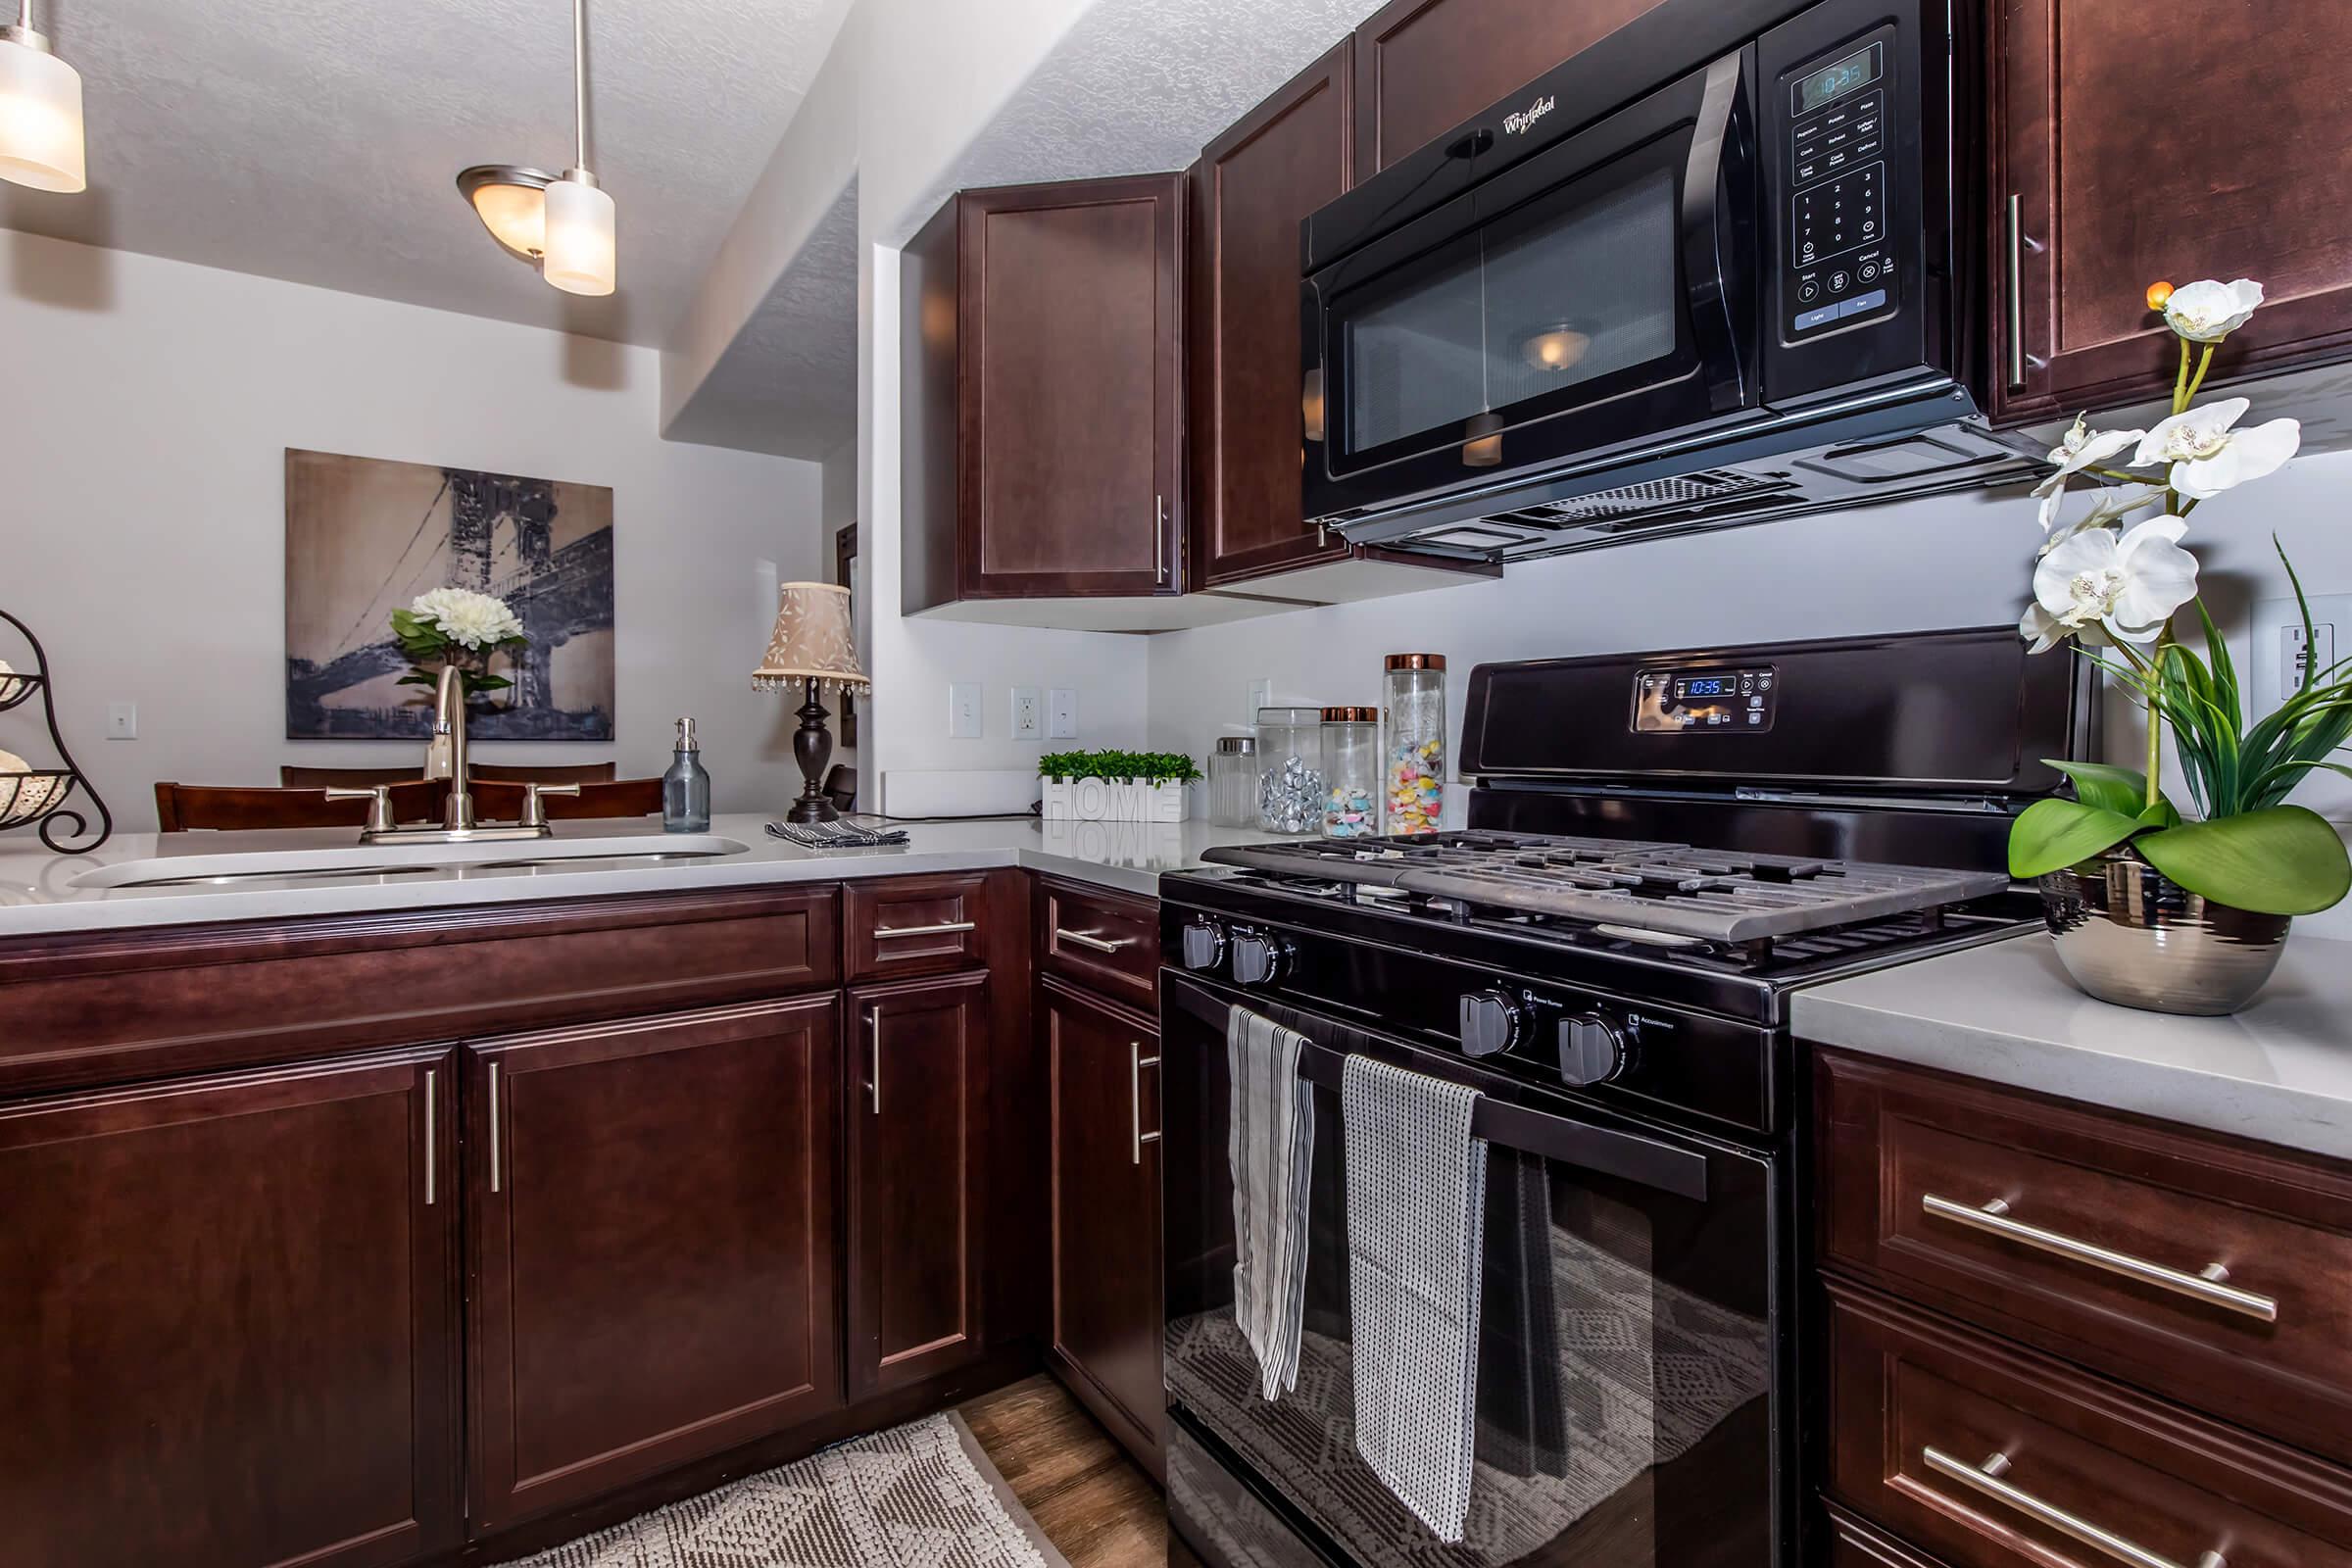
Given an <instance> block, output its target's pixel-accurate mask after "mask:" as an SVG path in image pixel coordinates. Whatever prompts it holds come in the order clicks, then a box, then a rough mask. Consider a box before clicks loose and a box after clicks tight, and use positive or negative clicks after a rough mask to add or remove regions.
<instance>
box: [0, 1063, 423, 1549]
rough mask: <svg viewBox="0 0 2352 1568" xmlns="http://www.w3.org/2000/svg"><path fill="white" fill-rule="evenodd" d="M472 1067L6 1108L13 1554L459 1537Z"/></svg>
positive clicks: (1, 1444)
mask: <svg viewBox="0 0 2352 1568" xmlns="http://www.w3.org/2000/svg"><path fill="white" fill-rule="evenodd" d="M452 1074H453V1068H452V1064H451V1057H450V1054H449V1053H448V1052H447V1051H446V1050H435V1051H431V1052H406V1053H403V1054H399V1055H397V1056H393V1057H385V1056H377V1057H374V1058H363V1059H361V1060H357V1061H351V1062H346V1063H343V1064H340V1065H337V1066H332V1067H325V1068H319V1067H306V1068H301V1069H293V1070H279V1069H271V1070H270V1071H266V1072H257V1073H241V1074H235V1075H223V1076H221V1077H216V1078H195V1079H185V1080H181V1081H179V1082H177V1083H172V1084H167V1085H160V1086H150V1087H145V1088H139V1089H130V1090H119V1091H110V1092H106V1093H100V1094H89V1095H73V1096H66V1097H61V1098H54V1099H49V1100H43V1101H32V1102H20V1103H16V1104H14V1105H10V1106H7V1107H6V1108H0V1193H6V1194H7V1195H8V1202H7V1209H6V1214H5V1218H0V1323H5V1324H6V1325H7V1328H6V1331H5V1332H4V1333H0V1411H5V1412H6V1416H5V1419H0V1475H5V1476H6V1477H7V1482H6V1489H7V1491H6V1495H7V1507H6V1514H5V1520H4V1521H0V1543H5V1544H0V1558H4V1559H5V1560H7V1561H8V1562H10V1563H22V1564H27V1565H29V1564H34V1563H42V1564H57V1565H60V1568H63V1565H66V1564H97V1563H120V1564H132V1563H135V1564H139V1565H140V1568H220V1565H221V1564H224V1563H235V1564H241V1565H243V1564H250V1565H252V1568H264V1565H290V1564H295V1563H301V1564H304V1565H306V1568H385V1565H388V1564H392V1563H403V1562H409V1561H413V1560H414V1559H416V1558H417V1557H421V1556H427V1555H434V1554H437V1553H439V1552H441V1551H444V1550H446V1549H448V1548H449V1547H452V1546H454V1545H456V1544H457V1541H458V1495H459V1488H458V1454H457V1442H458V1423H457V1418H456V1417H457V1412H456V1401H455V1398H454V1389H455V1384H456V1368H457V1361H456V1357H457V1344H458V1327H457V1273H456V1263H457V1258H456V1252H455V1248H456V1240H457V1230H458V1227H457V1212H458V1201H459V1195H458V1191H457V1184H456V1181H455V1179H454V1171H453V1169H452V1167H453V1164H454V1162H455V1156H456V1152H457V1147H458V1145H457V1130H456V1127H455V1126H454V1125H453V1117H452V1111H453V1108H454V1107H455V1105H456V1103H457V1099H456V1094H455V1085H454V1084H453V1083H452V1082H451V1078H452Z"/></svg>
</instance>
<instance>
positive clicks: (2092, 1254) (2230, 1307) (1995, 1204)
mask: <svg viewBox="0 0 2352 1568" xmlns="http://www.w3.org/2000/svg"><path fill="white" fill-rule="evenodd" d="M1919 1206H1920V1207H1921V1208H1922V1209H1924V1210H1926V1211H1927V1212H1928V1213H1930V1214H1933V1215H1935V1216H1936V1218H1937V1219H1948V1220H1950V1221H1952V1222H1953V1223H1954V1224H1958V1225H1966V1226H1968V1227H1969V1228H1970V1229H1972V1230H1980V1231H1984V1232H1985V1234H1987V1235H1990V1236H1998V1237H2000V1238H2001V1239H2002V1240H2004V1241H2011V1242H2016V1243H2017V1244H2018V1245H2019V1246H2021V1247H2031V1248H2034V1249H2035V1250H2038V1251H2043V1252H2049V1253H2051V1254H2053V1255H2055V1256H2058V1257H2064V1258H2070V1259H2072V1260H2073V1261H2075V1262H2077V1263H2087V1264H2089V1265H2090V1266H2091V1267H2092V1268H2103V1269H2105V1270H2106V1271H2107V1272H2108V1273H2110V1274H2121V1275H2123V1276H2124V1278H2126V1279H2131V1280H2137V1281H2139V1282H2140V1283H2141V1284H2142V1285H2153V1286H2156V1287H2157V1288H2158V1289H2160V1290H2167V1291H2172V1292H2174V1293H2175V1294H2177V1295H2180V1296H2186V1297H2191V1298H2194V1299H2197V1300H2200V1301H2203V1302H2205V1303H2206V1304H2207V1305H2209V1306H2218V1307H2220V1308H2222V1309H2223V1310H2224V1311H2226V1312H2237V1313H2241V1314H2243V1315H2244V1316H2246V1317H2251V1318H2259V1319H2261V1320H2262V1321H2263V1322H2265V1323H2276V1322H2278V1302H2277V1301H2275V1300H2273V1299H2271V1298H2270V1297H2267V1296H2257V1295H2255V1294H2254V1293H2253V1292H2252V1291H2241V1290H2239V1289H2238V1288H2237V1287H2236V1286H2234V1285H2231V1284H2229V1270H2228V1269H2227V1268H2225V1267H2223V1266H2222V1265H2221V1264H2219V1263H2208V1264H2206V1265H2205V1267H2204V1268H2203V1270H2201V1271H2200V1272H2198V1273H2195V1274H2184V1273H2182V1272H2181V1271H2180V1270H2179V1269H2177V1268H2167V1267H2165V1265H2163V1264H2162V1263H2151V1262H2149V1261H2148V1260H2147V1259H2146V1258H2144V1257H2133V1256H2132V1255H2131V1253H2129V1252H2117V1251H2111V1250H2108V1249H2107V1248H2104V1247H2100V1246H2098V1245H2096V1244H2095V1243H2091V1242H2082V1241H2077V1240H2076V1239H2075V1238H2074V1237H2072V1236H2062V1235H2060V1234H2059V1233H2058V1232H2056V1231H2045V1230H2043V1229H2042V1228H2041V1227H2040V1226H2038V1225H2029V1224H2027V1223H2026V1222H2025V1221H2023V1220H2017V1219H2011V1218H2010V1217H2009V1205H2008V1204H2007V1203H2006V1202H2004V1201H2001V1200H2000V1199H1997V1198H1996V1199H1994V1200H1993V1201H1991V1202H1989V1203H1986V1204H1985V1205H1984V1206H1983V1207H1982V1208H1971V1207H1970V1206H1969V1205H1968V1204H1966V1203H1955V1202H1953V1201H1951V1200H1950V1199H1948V1198H1938V1197H1936V1195H1935V1194H1934V1193H1925V1194H1922V1195H1921V1197H1920V1200H1919Z"/></svg>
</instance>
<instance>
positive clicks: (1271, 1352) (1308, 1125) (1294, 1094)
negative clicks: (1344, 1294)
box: [1225, 1007, 1315, 1399]
mask: <svg viewBox="0 0 2352 1568" xmlns="http://www.w3.org/2000/svg"><path fill="white" fill-rule="evenodd" d="M1305 1043H1306V1042H1305V1037H1304V1036H1302V1035H1300V1034H1299V1032H1298V1031H1297V1030H1293V1029H1285V1028H1284V1027H1282V1025H1280V1024H1278V1023H1276V1022H1274V1021H1273V1020H1272V1019H1271V1018H1261V1017H1259V1016H1258V1015H1257V1014H1256V1013H1254V1012H1251V1011H1250V1010H1249V1009H1248V1008H1247V1007H1236V1008H1234V1009H1233V1011H1232V1013H1231V1014H1230V1015H1229V1016H1228V1017H1227V1018H1226V1020H1225V1065H1226V1069H1227V1071H1228V1073H1229V1075H1230V1077H1231V1080H1232V1083H1233V1117H1232V1126H1231V1128H1230V1130H1229V1131H1228V1132H1227V1134H1226V1139H1225V1158H1226V1162H1227V1163H1228V1164H1229V1165H1231V1166H1232V1168H1233V1240H1234V1262H1233V1307H1234V1315H1235V1317H1236V1318H1238V1319H1239V1320H1240V1323H1241V1327H1242V1336H1243V1338H1245V1339H1247V1340H1248V1341H1249V1342H1250V1349H1251V1351H1253V1352H1254V1353H1255V1354H1256V1356H1257V1369H1258V1378H1259V1392H1260V1393H1262V1394H1263V1395H1264V1396H1265V1397H1267V1398H1269V1399H1279V1398H1281V1397H1283V1396H1284V1395H1285V1394H1288V1393H1290V1392H1291V1391H1292V1390H1293V1389H1295V1388H1297V1387H1298V1386H1299V1326H1300V1320H1301V1319H1302V1318H1303V1316H1304V1315H1305V1309H1306V1179H1307V1174H1308V1172H1309V1171H1310V1170H1312V1168H1313V1166H1314V1163H1315V1099H1314V1093H1313V1091H1312V1090H1310V1089H1308V1088H1307V1087H1306V1086H1305V1085H1303V1084H1301V1083H1300V1082H1299V1047H1300V1046H1302V1045H1304V1044H1305Z"/></svg>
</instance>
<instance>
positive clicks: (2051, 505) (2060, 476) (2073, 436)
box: [2034, 414, 2144, 533]
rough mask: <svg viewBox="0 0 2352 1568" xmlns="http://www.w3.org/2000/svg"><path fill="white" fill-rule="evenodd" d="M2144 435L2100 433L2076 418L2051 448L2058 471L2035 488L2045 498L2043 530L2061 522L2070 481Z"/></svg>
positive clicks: (2121, 432)
mask: <svg viewBox="0 0 2352 1568" xmlns="http://www.w3.org/2000/svg"><path fill="white" fill-rule="evenodd" d="M2143 433H2144V432H2142V431H2139V430H2100V431H2097V432H2095V433H2094V432H2093V431H2092V430H2091V428H2090V427H2089V426H2088V425H2087V424H2084V423H2083V422H2082V415H2080V414H2078V415H2076V416H2075V423H2074V428H2072V429H2070V430H2068V431H2067V432H2066V435H2065V436H2064V437H2063V438H2062V439H2061V440H2060V441H2059V443H2058V444H2057V445H2056V446H2054V447H2052V448H2051V449H2050V462H2052V463H2053V464H2055V465H2057V467H2058V471H2057V472H2055V473H2053V474H2051V475H2050V476H2049V477H2048V478H2047V479H2044V480H2042V481H2041V483H2039V484H2037V485H2035V486H2034V494H2035V495H2037V496H2039V497H2040V498H2041V529H2042V532H2044V533H2047V532H2049V530H2050V524H2051V523H2053V522H2055V521H2057V519H2058V503H2059V500H2060V498H2061V497H2063V496H2064V495H2065V494H2066V481H2067V480H2069V479H2071V478H2073V477H2074V476H2075V475H2076V474H2078V473H2081V472H2082V470H2083V469H2084V468H2087V467H2089V466H2091V465H2092V464H2094V463H2104V462H2106V461H2107V460H2108V459H2109V458H2112V457H2114V456H2115V455H2116V454H2117V453H2118V452H2121V451H2123V450H2124V448H2126V447H2128V446H2130V445H2131V443H2132V442H2134V441H2137V440H2138V439H2139V438H2140V436H2141V435H2142V434H2143Z"/></svg>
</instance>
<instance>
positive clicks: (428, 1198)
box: [424, 1067, 434, 1208]
mask: <svg viewBox="0 0 2352 1568" xmlns="http://www.w3.org/2000/svg"><path fill="white" fill-rule="evenodd" d="M433 1077H434V1074H433V1069H432V1068H430V1067H427V1068H425V1069H424V1206H425V1207H427V1208H430V1207H432V1206H433V1150H434V1140H433V1099H434V1095H433Z"/></svg>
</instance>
